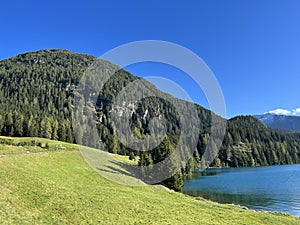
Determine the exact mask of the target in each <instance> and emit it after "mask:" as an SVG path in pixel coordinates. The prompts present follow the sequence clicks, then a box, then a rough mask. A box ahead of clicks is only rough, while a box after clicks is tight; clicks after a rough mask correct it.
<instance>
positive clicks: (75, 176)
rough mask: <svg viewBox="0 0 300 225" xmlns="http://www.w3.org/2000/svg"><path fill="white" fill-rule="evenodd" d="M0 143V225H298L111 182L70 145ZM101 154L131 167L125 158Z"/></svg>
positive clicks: (277, 217)
mask: <svg viewBox="0 0 300 225" xmlns="http://www.w3.org/2000/svg"><path fill="white" fill-rule="evenodd" d="M4 139H7V140H8V141H3V140H4ZM0 140H1V141H2V142H1V143H2V144H1V145H0V155H1V157H0V188H1V192H0V224H285V225H287V224H300V220H299V219H297V218H294V217H292V216H290V215H285V214H280V213H270V212H256V211H253V210H249V209H247V208H245V207H241V206H235V205H226V204H218V203H214V202H211V201H208V200H205V199H202V198H193V197H190V196H186V195H184V194H181V193H176V192H174V191H170V190H169V189H167V188H165V187H163V186H160V185H153V186H150V185H140V186H125V185H121V184H118V183H116V182H112V181H110V180H108V179H106V178H104V177H102V176H101V175H99V173H97V171H96V170H94V169H92V168H91V167H90V166H89V165H88V164H87V162H86V161H85V159H84V158H83V157H82V155H81V153H80V151H79V150H78V146H77V145H74V144H69V143H64V142H58V141H51V140H47V139H42V138H6V137H1V138H0ZM20 143H21V145H22V146H21V145H20ZM24 143H25V144H24ZM26 143H28V144H27V145H26ZM29 143H33V144H29ZM36 143H40V144H39V146H38V145H36ZM90 151H91V152H96V151H97V150H93V149H90ZM101 154H102V155H101V157H103V158H105V157H113V158H114V159H115V160H117V161H119V162H120V163H131V164H134V162H132V161H130V160H129V159H128V157H126V156H116V155H111V154H109V153H101ZM114 165H115V166H118V165H116V164H114ZM116 169H118V168H116ZM108 173H109V171H108Z"/></svg>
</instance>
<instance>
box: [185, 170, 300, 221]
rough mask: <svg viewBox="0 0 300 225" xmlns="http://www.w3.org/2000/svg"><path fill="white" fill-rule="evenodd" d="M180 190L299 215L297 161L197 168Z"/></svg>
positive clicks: (299, 190) (189, 193)
mask: <svg viewBox="0 0 300 225" xmlns="http://www.w3.org/2000/svg"><path fill="white" fill-rule="evenodd" d="M183 192H184V193H186V194H188V195H192V196H201V197H204V198H206V199H210V200H212V201H215V202H219V203H234V204H239V205H243V206H247V207H249V208H251V209H255V210H266V211H276V212H284V213H289V214H292V215H294V216H296V217H300V165H285V166H266V167H251V168H249V167H247V168H224V169H207V170H205V171H197V170H196V171H194V173H193V178H192V179H191V180H187V181H185V182H184V188H183Z"/></svg>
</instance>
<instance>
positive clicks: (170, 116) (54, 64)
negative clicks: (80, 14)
mask: <svg viewBox="0 0 300 225" xmlns="http://www.w3.org/2000/svg"><path fill="white" fill-rule="evenodd" d="M95 60H96V58H95V57H93V56H88V55H84V54H77V53H72V52H69V51H65V50H42V51H38V52H31V53H26V54H21V55H18V56H16V57H13V58H11V59H6V60H2V61H0V99H1V101H0V134H1V135H6V136H23V137H26V136H31V137H36V136H39V137H42V138H50V139H53V140H60V141H67V142H70V143H74V142H75V138H74V134H73V124H72V116H71V114H72V110H73V107H74V97H76V98H77V99H79V100H80V101H81V102H80V105H82V108H81V111H82V112H83V114H84V115H83V117H82V120H81V121H79V122H80V123H82V124H85V126H79V127H76V131H77V137H76V140H77V142H79V143H81V144H83V145H88V146H91V147H95V148H102V149H103V148H105V149H108V150H109V151H110V152H113V153H118V154H121V155H131V156H132V157H137V158H139V159H140V160H139V163H140V165H145V166H146V165H150V164H155V163H157V162H160V161H162V160H164V159H165V158H166V157H168V156H169V155H170V154H171V153H172V152H174V151H175V147H176V146H177V145H178V143H179V141H178V140H179V136H180V134H181V129H182V127H181V126H180V119H181V118H179V115H178V112H176V108H174V106H172V104H171V103H170V102H168V101H166V100H164V99H163V98H156V97H148V98H145V99H143V100H141V101H137V102H125V103H124V104H125V107H120V108H117V109H115V108H113V103H114V101H115V99H116V97H117V95H118V93H119V92H120V91H121V90H123V88H124V87H126V86H127V85H128V84H129V83H131V82H133V81H136V80H139V79H140V78H138V77H136V76H133V75H132V74H130V73H128V72H127V71H124V70H122V69H118V70H117V71H116V73H114V74H113V75H111V76H110V77H109V79H108V81H107V82H106V83H105V85H104V86H103V88H102V89H101V90H100V91H99V90H96V91H94V90H88V92H87V93H84V92H81V91H80V87H78V85H79V84H78V82H79V81H80V80H81V78H82V75H83V74H84V72H85V71H86V69H87V68H88V66H89V65H90V64H91V63H93V62H95ZM100 62H101V63H103V64H104V65H105V71H111V70H115V68H116V65H113V64H111V63H109V62H106V61H103V60H100ZM86 82H93V80H86ZM148 84H149V83H148ZM149 85H150V84H149ZM152 89H153V90H155V91H156V92H157V93H158V94H160V95H162V96H167V95H166V94H165V93H162V92H160V91H159V90H157V89H155V87H152ZM137 91H138V92H137V93H139V92H142V91H143V90H142V89H140V90H137ZM98 93H99V95H97V94H98ZM95 97H97V104H96V106H93V105H91V99H92V98H95ZM173 99H174V101H176V103H177V104H178V105H180V107H181V108H183V109H184V108H187V107H190V106H194V107H195V108H196V110H197V114H198V115H197V118H188V121H189V123H190V125H191V127H192V128H193V129H198V130H199V134H193V133H189V132H187V134H188V135H187V137H186V138H187V139H188V140H191V142H195V146H196V147H195V152H194V153H193V157H192V158H191V159H190V160H189V161H188V162H187V163H186V164H185V165H184V168H183V169H182V170H179V171H177V172H176V174H175V175H174V176H173V177H172V178H171V180H167V181H165V182H163V184H164V185H166V186H168V187H171V188H173V189H175V190H181V187H182V177H183V176H184V175H188V174H190V173H191V171H192V170H193V169H194V168H195V167H199V166H201V159H202V158H203V155H204V153H205V149H206V146H207V145H208V143H209V140H210V135H211V127H212V119H211V115H213V114H211V112H210V111H209V110H207V109H204V108H203V107H201V106H199V105H194V104H193V103H189V102H186V101H183V100H179V99H175V98H173ZM128 106H130V107H131V108H130V118H129V127H130V128H131V130H132V131H133V134H134V135H135V136H136V137H137V138H139V139H143V138H145V137H148V136H149V135H150V134H151V129H150V127H149V124H150V121H151V119H152V118H153V117H159V118H161V117H163V118H165V121H166V133H167V136H166V138H164V140H163V141H162V143H161V144H160V145H159V146H158V147H156V148H154V149H153V150H152V151H148V152H141V151H139V150H133V149H132V148H130V147H128V146H125V145H124V144H122V143H121V142H120V141H118V139H117V138H116V131H115V129H114V128H113V124H112V119H111V117H112V113H113V112H116V113H124V112H125V111H126V110H128ZM126 112H127V111H126ZM91 115H92V116H94V117H92V116H91ZM215 117H216V118H218V119H220V120H223V119H222V118H220V117H217V116H215ZM90 118H94V120H91V119H90ZM198 120H199V121H200V123H199V124H197V123H195V121H198ZM94 123H96V127H97V130H98V136H97V137H95V138H93V137H94V136H93V135H94V133H92V130H91V129H90V125H91V124H94ZM90 140H94V141H93V142H91V141H90ZM96 140H98V141H96ZM99 143H101V145H100V144H99ZM214 144H215V143H212V146H214ZM144 148H145V149H146V148H147V146H141V149H144ZM180 149H181V151H182V152H183V154H182V155H188V153H187V152H189V150H190V148H189V146H181V148H180ZM188 156H189V155H188ZM185 159H186V158H185ZM290 163H300V135H296V134H281V133H278V132H276V131H270V130H269V129H268V128H267V127H266V126H264V125H263V124H262V123H261V122H260V121H259V120H257V119H254V118H252V117H237V118H234V119H231V120H229V121H227V133H226V135H225V139H224V142H223V145H222V147H221V150H220V152H219V155H218V157H217V158H216V159H215V161H214V162H213V163H212V164H211V165H212V166H232V167H236V166H254V165H273V164H290Z"/></svg>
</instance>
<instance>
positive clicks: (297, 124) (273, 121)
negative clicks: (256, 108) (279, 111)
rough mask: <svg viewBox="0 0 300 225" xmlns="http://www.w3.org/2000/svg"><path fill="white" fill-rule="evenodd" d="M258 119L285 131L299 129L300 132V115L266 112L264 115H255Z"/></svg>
mask: <svg viewBox="0 0 300 225" xmlns="http://www.w3.org/2000/svg"><path fill="white" fill-rule="evenodd" d="M254 117H256V118H257V119H259V120H260V121H261V122H263V123H264V124H266V125H267V126H268V127H271V128H274V129H280V130H285V131H287V132H288V131H290V132H292V131H299V132H300V117H299V116H285V115H276V114H271V113H266V114H263V115H255V116H254Z"/></svg>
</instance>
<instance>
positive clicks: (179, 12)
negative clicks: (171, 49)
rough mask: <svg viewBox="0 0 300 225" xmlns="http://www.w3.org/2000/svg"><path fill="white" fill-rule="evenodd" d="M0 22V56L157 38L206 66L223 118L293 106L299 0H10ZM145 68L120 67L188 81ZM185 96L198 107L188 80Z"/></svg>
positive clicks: (0, 10)
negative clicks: (217, 92)
mask: <svg viewBox="0 0 300 225" xmlns="http://www.w3.org/2000/svg"><path fill="white" fill-rule="evenodd" d="M0 21H1V35H0V40H1V41H0V59H4V58H9V57H12V56H15V55H17V54H19V53H22V52H27V51H35V50H40V49H51V48H62V49H68V50H71V51H76V52H81V53H88V54H92V55H94V56H100V55H102V54H103V53H105V52H106V51H108V50H110V49H111V48H114V47H117V46H118V45H120V44H125V43H127V42H132V41H138V40H144V39H158V40H165V41H170V42H175V43H177V44H180V45H182V46H185V47H187V48H189V49H190V50H192V51H194V52H195V53H196V54H198V55H199V56H200V57H201V58H202V59H203V60H204V61H205V62H206V63H207V64H208V66H209V67H210V68H211V69H212V71H213V72H214V74H215V76H216V77H217V79H218V81H219V83H220V85H221V87H222V89H223V93H224V97H225V101H226V105H227V114H228V117H232V116H234V115H238V114H257V113H263V112H266V111H268V110H273V109H277V108H283V109H288V110H293V109H296V108H300V101H299V97H300V93H299V90H300V88H299V86H300V1H299V0H206V1H202V0H194V1H176V0H173V1H168V0H164V1H157V0H151V1H130V0H127V1H100V0H99V1H90V0H85V1H57V0H51V1H50V0H48V1H31V0H27V1H26V0H25V1H14V0H11V1H2V2H1V7H0ZM153 68H156V70H155V69H153ZM153 68H152V67H151V66H149V65H146V66H142V67H140V68H138V67H134V66H133V67H132V68H130V67H129V68H128V69H129V70H130V71H132V72H134V73H137V75H141V76H145V75H162V74H161V73H165V72H166V73H168V71H169V72H170V73H171V72H172V71H173V72H174V73H172V76H173V77H174V75H176V79H174V80H176V81H177V82H181V83H186V85H188V84H189V82H184V80H183V78H180V76H179V75H180V74H179V73H176V71H175V70H174V69H173V70H172V69H170V70H168V68H166V67H164V66H161V65H157V66H156V67H155V66H154V67H153ZM168 76H169V77H172V76H171V75H170V74H169V75H168ZM184 88H186V87H184ZM189 94H190V95H191V97H192V98H193V99H194V100H195V101H197V102H198V103H200V104H202V105H204V106H206V101H205V99H204V98H203V97H201V96H203V94H202V93H201V92H199V90H196V89H195V90H194V89H193V86H192V85H191V88H190V93H189Z"/></svg>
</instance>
